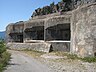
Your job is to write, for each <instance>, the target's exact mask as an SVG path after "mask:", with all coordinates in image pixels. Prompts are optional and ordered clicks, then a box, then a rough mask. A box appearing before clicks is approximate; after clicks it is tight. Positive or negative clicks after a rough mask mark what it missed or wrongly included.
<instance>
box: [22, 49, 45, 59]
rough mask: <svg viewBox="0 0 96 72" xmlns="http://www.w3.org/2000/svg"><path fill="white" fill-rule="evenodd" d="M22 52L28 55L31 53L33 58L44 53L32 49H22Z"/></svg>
mask: <svg viewBox="0 0 96 72" xmlns="http://www.w3.org/2000/svg"><path fill="white" fill-rule="evenodd" d="M23 52H25V53H27V54H28V55H31V56H32V57H34V58H38V57H40V56H41V55H43V54H45V53H44V52H39V51H34V50H23Z"/></svg>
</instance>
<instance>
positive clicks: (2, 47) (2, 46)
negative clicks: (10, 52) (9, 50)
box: [0, 41, 6, 55]
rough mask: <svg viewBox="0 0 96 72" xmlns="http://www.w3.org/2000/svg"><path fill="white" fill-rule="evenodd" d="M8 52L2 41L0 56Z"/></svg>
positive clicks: (0, 43)
mask: <svg viewBox="0 0 96 72" xmlns="http://www.w3.org/2000/svg"><path fill="white" fill-rule="evenodd" d="M5 51H6V46H5V45H4V43H3V42H2V41H1V42H0V55H1V54H2V53H3V52H5Z"/></svg>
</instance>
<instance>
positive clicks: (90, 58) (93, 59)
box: [81, 57, 96, 63]
mask: <svg viewBox="0 0 96 72" xmlns="http://www.w3.org/2000/svg"><path fill="white" fill-rule="evenodd" d="M81 60H83V61H85V62H89V63H91V62H96V57H84V58H81Z"/></svg>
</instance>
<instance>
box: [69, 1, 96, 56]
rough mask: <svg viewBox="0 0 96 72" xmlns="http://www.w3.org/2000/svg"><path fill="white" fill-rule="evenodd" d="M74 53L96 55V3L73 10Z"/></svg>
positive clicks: (72, 43)
mask: <svg viewBox="0 0 96 72" xmlns="http://www.w3.org/2000/svg"><path fill="white" fill-rule="evenodd" d="M71 48H72V50H71V51H72V53H74V54H77V55H78V56H82V57H85V56H94V53H95V52H96V3H94V4H90V5H86V6H83V7H81V8H78V9H76V10H74V11H73V13H72V24H71Z"/></svg>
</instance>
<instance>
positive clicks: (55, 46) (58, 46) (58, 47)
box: [51, 42, 70, 52]
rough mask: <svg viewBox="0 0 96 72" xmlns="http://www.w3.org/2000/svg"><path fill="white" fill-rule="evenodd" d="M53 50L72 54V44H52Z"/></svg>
mask: <svg viewBox="0 0 96 72" xmlns="http://www.w3.org/2000/svg"><path fill="white" fill-rule="evenodd" d="M51 48H52V50H53V51H64V52H70V43H68V42H51Z"/></svg>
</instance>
